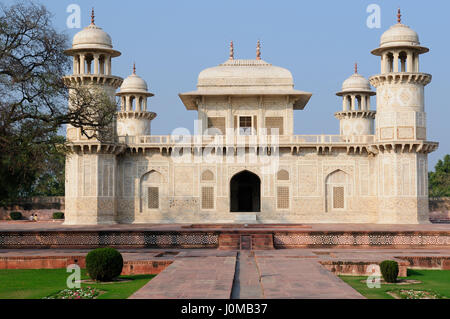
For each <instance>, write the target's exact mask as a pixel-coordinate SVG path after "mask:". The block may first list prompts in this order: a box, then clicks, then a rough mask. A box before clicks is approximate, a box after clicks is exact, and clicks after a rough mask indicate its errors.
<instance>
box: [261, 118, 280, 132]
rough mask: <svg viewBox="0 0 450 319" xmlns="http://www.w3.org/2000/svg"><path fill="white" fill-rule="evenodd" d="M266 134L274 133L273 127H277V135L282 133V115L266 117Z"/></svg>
mask: <svg viewBox="0 0 450 319" xmlns="http://www.w3.org/2000/svg"><path fill="white" fill-rule="evenodd" d="M265 124H266V129H267V134H269V135H272V134H274V135H275V129H278V135H283V118H282V117H274V116H272V117H266V123H265Z"/></svg>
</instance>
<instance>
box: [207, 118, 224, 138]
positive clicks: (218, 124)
mask: <svg viewBox="0 0 450 319" xmlns="http://www.w3.org/2000/svg"><path fill="white" fill-rule="evenodd" d="M208 128H209V129H210V128H215V129H218V130H220V133H221V134H222V135H225V117H208ZM210 134H211V133H210ZM214 134H217V133H214Z"/></svg>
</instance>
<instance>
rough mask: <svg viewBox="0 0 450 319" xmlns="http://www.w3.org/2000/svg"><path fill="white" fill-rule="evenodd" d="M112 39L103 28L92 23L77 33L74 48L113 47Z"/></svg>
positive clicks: (74, 38)
mask: <svg viewBox="0 0 450 319" xmlns="http://www.w3.org/2000/svg"><path fill="white" fill-rule="evenodd" d="M112 47H113V46H112V40H111V37H110V36H109V34H108V33H106V32H105V31H103V29H102V28H100V27H97V26H96V25H95V24H91V25H89V26H87V27H86V28H84V29H83V30H81V31H80V32H78V33H77V34H75V36H74V37H73V41H72V49H86V48H88V49H94V48H95V49H112Z"/></svg>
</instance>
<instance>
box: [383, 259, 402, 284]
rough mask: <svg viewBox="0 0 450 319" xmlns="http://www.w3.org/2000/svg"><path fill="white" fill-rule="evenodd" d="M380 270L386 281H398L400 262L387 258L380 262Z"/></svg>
mask: <svg viewBox="0 0 450 319" xmlns="http://www.w3.org/2000/svg"><path fill="white" fill-rule="evenodd" d="M380 271H381V275H382V276H383V279H384V280H385V281H386V282H396V281H397V276H398V263H397V262H396V261H394V260H385V261H383V262H381V264H380Z"/></svg>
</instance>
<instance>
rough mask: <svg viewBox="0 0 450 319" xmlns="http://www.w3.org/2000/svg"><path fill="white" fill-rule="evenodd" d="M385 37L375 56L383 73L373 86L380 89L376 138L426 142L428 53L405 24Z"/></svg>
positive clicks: (374, 52) (371, 80) (372, 78)
mask: <svg viewBox="0 0 450 319" xmlns="http://www.w3.org/2000/svg"><path fill="white" fill-rule="evenodd" d="M397 21H398V23H397V24H395V25H393V26H392V27H390V28H389V30H387V31H386V32H384V33H383V35H382V36H381V41H380V47H379V48H377V49H375V50H373V51H372V54H374V55H377V56H379V57H380V58H381V74H378V75H375V76H372V77H371V78H370V83H371V84H372V85H373V86H374V87H375V88H376V89H377V96H378V99H377V117H376V139H377V140H378V141H394V140H426V136H427V135H426V118H425V110H424V87H425V86H426V85H427V84H428V83H430V81H431V75H430V74H427V73H421V72H420V71H419V56H420V54H423V53H426V52H428V51H429V50H428V48H426V47H423V46H421V45H420V42H419V36H418V35H417V33H416V32H415V31H413V30H412V29H411V28H409V27H408V26H406V25H404V24H402V23H401V15H400V9H399V11H398V14H397Z"/></svg>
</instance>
